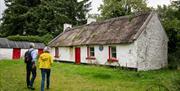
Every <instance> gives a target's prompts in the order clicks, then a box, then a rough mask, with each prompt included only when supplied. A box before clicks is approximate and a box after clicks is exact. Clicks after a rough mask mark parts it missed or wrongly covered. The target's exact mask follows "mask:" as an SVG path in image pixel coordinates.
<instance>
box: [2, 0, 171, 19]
mask: <svg viewBox="0 0 180 91" xmlns="http://www.w3.org/2000/svg"><path fill="white" fill-rule="evenodd" d="M91 1H92V5H91V6H92V10H91V11H90V12H89V13H90V14H94V13H99V12H98V7H99V6H100V4H102V0H91ZM147 3H148V6H152V7H154V8H156V7H157V5H163V4H165V5H169V4H170V0H147ZM5 8H6V7H5V5H4V0H0V18H1V17H2V13H3V11H4V9H5Z"/></svg>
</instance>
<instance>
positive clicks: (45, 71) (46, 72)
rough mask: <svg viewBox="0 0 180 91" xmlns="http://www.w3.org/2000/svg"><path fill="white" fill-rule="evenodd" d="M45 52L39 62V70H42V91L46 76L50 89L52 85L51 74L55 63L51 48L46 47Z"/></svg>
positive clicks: (42, 90) (47, 85)
mask: <svg viewBox="0 0 180 91" xmlns="http://www.w3.org/2000/svg"><path fill="white" fill-rule="evenodd" d="M43 51H44V52H43V53H42V54H41V55H40V56H39V59H38V62H39V68H40V69H41V75H42V80H41V91H44V82H45V76H46V80H47V84H46V87H47V89H49V85H50V73H51V65H52V63H53V58H52V56H51V54H50V53H49V52H50V48H49V47H45V48H44V50H43Z"/></svg>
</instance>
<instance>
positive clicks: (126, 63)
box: [116, 43, 137, 68]
mask: <svg viewBox="0 0 180 91" xmlns="http://www.w3.org/2000/svg"><path fill="white" fill-rule="evenodd" d="M116 50H117V59H118V60H119V63H120V65H121V66H123V67H128V68H137V61H136V60H135V56H134V55H135V52H134V51H135V50H134V44H133V43H132V44H121V45H117V49H116Z"/></svg>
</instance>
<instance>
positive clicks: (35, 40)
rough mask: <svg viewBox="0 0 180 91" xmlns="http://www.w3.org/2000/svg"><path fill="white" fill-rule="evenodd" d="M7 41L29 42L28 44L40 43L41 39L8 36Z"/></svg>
mask: <svg viewBox="0 0 180 91" xmlns="http://www.w3.org/2000/svg"><path fill="white" fill-rule="evenodd" d="M7 39H9V40H12V41H29V42H42V38H41V37H39V36H20V35H16V36H8V37H7Z"/></svg>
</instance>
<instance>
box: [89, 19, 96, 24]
mask: <svg viewBox="0 0 180 91" xmlns="http://www.w3.org/2000/svg"><path fill="white" fill-rule="evenodd" d="M92 22H96V19H94V18H88V19H87V24H90V23H92Z"/></svg>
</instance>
